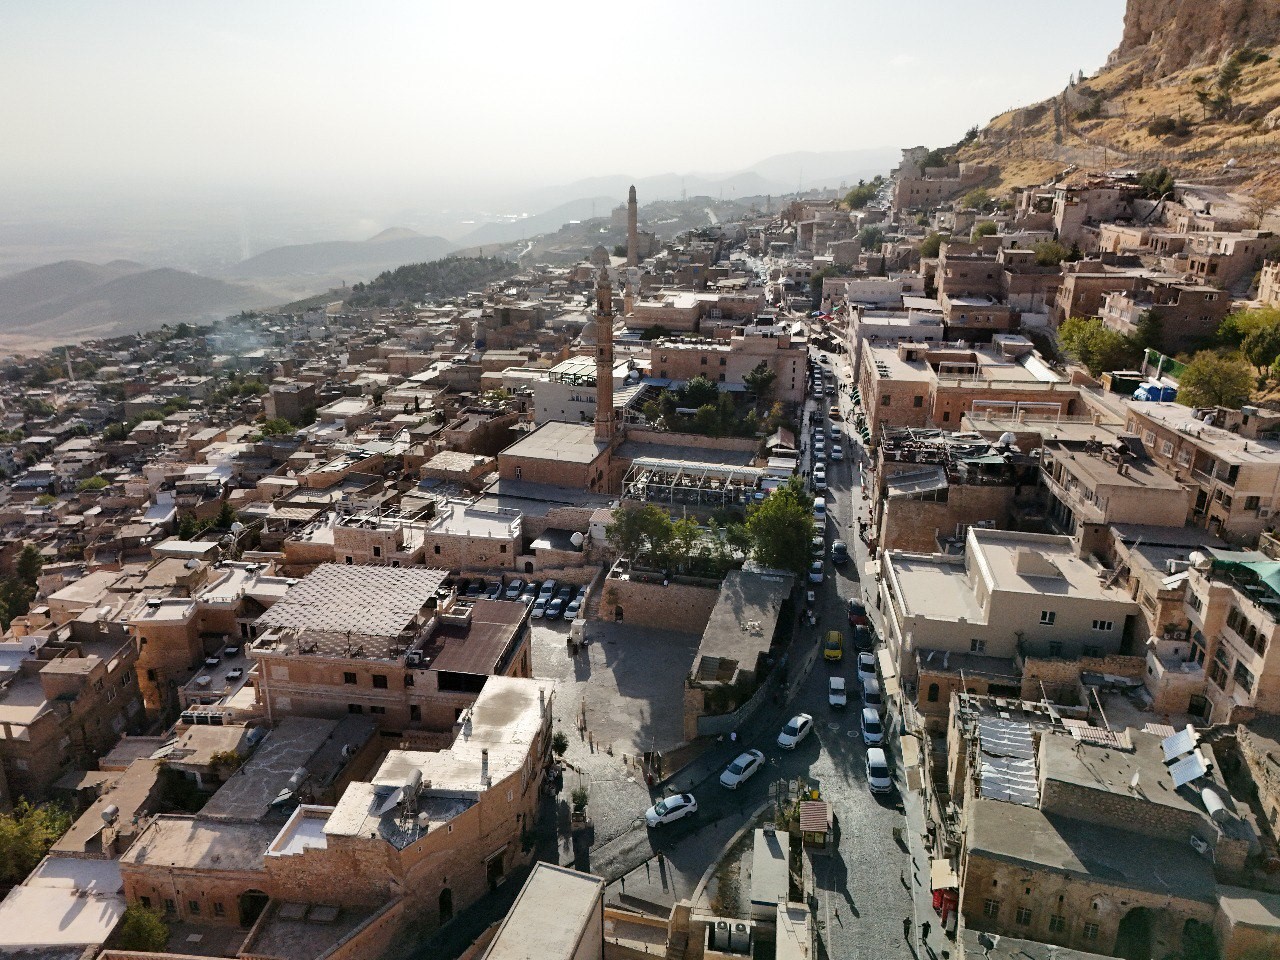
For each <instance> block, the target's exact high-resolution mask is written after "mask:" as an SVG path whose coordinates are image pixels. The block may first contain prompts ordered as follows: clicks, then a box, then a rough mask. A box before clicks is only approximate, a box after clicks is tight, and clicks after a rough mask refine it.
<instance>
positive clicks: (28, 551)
mask: <svg viewBox="0 0 1280 960" xmlns="http://www.w3.org/2000/svg"><path fill="white" fill-rule="evenodd" d="M43 566H44V560H43V559H42V558H41V556H40V551H39V550H38V549H37V548H36V545H35V544H34V543H28V544H27V545H26V546H25V547H23V548H22V552H21V553H20V554H18V562H17V563H16V564H14V572H16V573H17V574H18V579H19V580H21V581H22V582H23V583H26V584H29V585H30V586H33V587H34V586H35V585H36V580H37V578H38V577H39V576H40V568H41V567H43Z"/></svg>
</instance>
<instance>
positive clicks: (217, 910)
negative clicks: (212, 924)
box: [213, 902, 227, 917]
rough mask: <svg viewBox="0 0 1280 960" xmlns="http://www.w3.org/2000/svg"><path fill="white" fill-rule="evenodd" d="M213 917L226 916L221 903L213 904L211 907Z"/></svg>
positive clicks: (225, 909)
mask: <svg viewBox="0 0 1280 960" xmlns="http://www.w3.org/2000/svg"><path fill="white" fill-rule="evenodd" d="M213 915H214V916H215V917H225V916H226V915H227V908H226V907H224V906H223V905H222V903H221V902H219V903H215V904H214V905H213Z"/></svg>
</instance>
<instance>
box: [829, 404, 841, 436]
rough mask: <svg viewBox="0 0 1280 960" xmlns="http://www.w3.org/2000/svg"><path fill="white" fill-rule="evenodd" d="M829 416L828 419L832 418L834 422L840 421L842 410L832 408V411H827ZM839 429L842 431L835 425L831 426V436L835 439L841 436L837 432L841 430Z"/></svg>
mask: <svg viewBox="0 0 1280 960" xmlns="http://www.w3.org/2000/svg"><path fill="white" fill-rule="evenodd" d="M827 416H828V417H830V418H831V419H832V420H839V419H840V408H839V407H832V408H831V409H830V410H828V411H827ZM839 429H840V428H839V427H837V426H836V425H835V424H832V425H831V436H833V437H837V436H839V434H838V433H836V431H837V430H839Z"/></svg>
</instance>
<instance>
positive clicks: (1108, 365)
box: [1058, 317, 1142, 377]
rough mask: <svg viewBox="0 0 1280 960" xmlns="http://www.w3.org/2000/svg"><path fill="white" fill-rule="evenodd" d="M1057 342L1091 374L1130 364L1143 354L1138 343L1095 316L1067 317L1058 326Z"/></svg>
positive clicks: (1094, 374)
mask: <svg viewBox="0 0 1280 960" xmlns="http://www.w3.org/2000/svg"><path fill="white" fill-rule="evenodd" d="M1058 342H1059V343H1060V344H1062V349H1063V350H1064V351H1065V352H1066V353H1067V355H1068V356H1070V357H1073V358H1074V359H1076V360H1078V361H1079V362H1080V363H1082V364H1084V366H1085V367H1086V368H1087V369H1088V371H1089V373H1090V374H1092V375H1093V376H1095V377H1096V376H1098V374H1100V373H1102V372H1103V371H1104V370H1118V369H1121V368H1123V367H1128V366H1132V365H1133V364H1135V363H1137V362H1138V360H1139V359H1140V358H1141V356H1142V350H1141V348H1140V347H1139V345H1138V344H1137V343H1135V342H1134V341H1133V340H1131V339H1130V338H1129V337H1126V336H1125V335H1124V334H1122V333H1117V332H1116V331H1114V330H1112V329H1110V328H1108V327H1107V326H1105V325H1104V324H1103V322H1102V321H1101V320H1099V319H1098V318H1097V317H1070V318H1068V319H1067V320H1064V321H1063V322H1062V326H1060V327H1059V328H1058Z"/></svg>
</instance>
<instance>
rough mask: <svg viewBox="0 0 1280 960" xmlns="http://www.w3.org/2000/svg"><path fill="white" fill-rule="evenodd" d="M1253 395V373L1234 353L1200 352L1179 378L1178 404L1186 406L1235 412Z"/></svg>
mask: <svg viewBox="0 0 1280 960" xmlns="http://www.w3.org/2000/svg"><path fill="white" fill-rule="evenodd" d="M1251 393H1253V371H1252V370H1250V369H1249V364H1248V363H1247V362H1246V361H1245V360H1244V359H1243V358H1241V357H1239V356H1236V355H1234V354H1226V355H1224V354H1221V353H1216V352H1214V351H1212V350H1201V351H1200V352H1199V353H1197V354H1196V355H1195V356H1194V357H1193V358H1192V359H1191V362H1190V363H1188V364H1187V365H1186V367H1185V369H1183V371H1182V376H1181V377H1179V378H1178V401H1179V402H1180V403H1184V404H1186V405H1187V406H1189V407H1228V408H1230V409H1232V410H1238V409H1239V408H1240V407H1242V406H1243V405H1244V404H1245V402H1246V401H1247V400H1248V399H1249V395H1250V394H1251Z"/></svg>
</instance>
